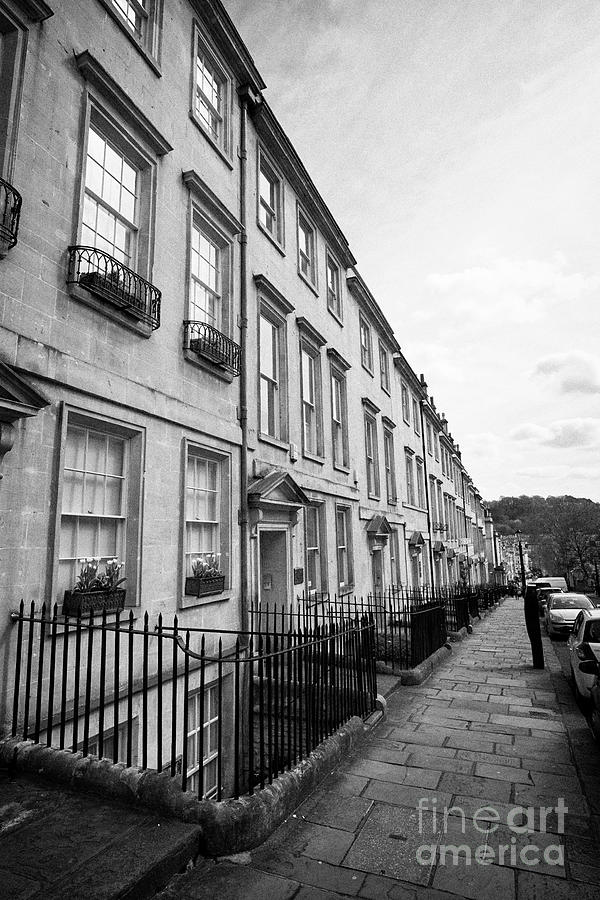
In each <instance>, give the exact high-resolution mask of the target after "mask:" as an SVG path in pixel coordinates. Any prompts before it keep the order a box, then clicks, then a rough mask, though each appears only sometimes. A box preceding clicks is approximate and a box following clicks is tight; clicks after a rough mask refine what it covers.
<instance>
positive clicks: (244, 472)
mask: <svg viewBox="0 0 600 900" xmlns="http://www.w3.org/2000/svg"><path fill="white" fill-rule="evenodd" d="M239 97H240V102H241V122H240V149H239V153H238V156H239V160H240V222H241V224H242V231H241V234H240V318H239V328H240V360H241V365H240V405H239V411H238V419H239V422H240V428H241V431H242V444H241V449H240V509H239V526H240V623H241V630H242V631H248V557H249V546H248V545H249V535H250V528H249V519H248V369H247V366H248V357H247V346H248V252H247V247H248V234H247V231H246V169H247V160H248V150H247V125H248V107H249V106H250V105H252V106H256V105H257V104H258V103H259V102H260V97H259V96H258V95H257V94H256V93H255V92H254V91H253V90H252V88H251V87H250V86H249V85H245V86H244V87H242V88H240V90H239Z"/></svg>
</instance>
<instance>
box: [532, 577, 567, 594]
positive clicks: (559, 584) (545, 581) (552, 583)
mask: <svg viewBox="0 0 600 900" xmlns="http://www.w3.org/2000/svg"><path fill="white" fill-rule="evenodd" d="M533 583H534V584H535V586H536V588H548V587H549V588H554V590H555V591H565V592H566V591H568V590H569V586H568V584H567V582H566V581H565V579H564V578H558V577H555V576H554V575H542V577H541V578H536V579H535V581H534V582H533Z"/></svg>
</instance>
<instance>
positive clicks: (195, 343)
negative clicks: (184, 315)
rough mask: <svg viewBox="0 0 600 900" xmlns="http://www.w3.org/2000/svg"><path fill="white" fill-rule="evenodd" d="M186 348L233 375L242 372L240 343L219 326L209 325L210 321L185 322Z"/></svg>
mask: <svg viewBox="0 0 600 900" xmlns="http://www.w3.org/2000/svg"><path fill="white" fill-rule="evenodd" d="M183 324H184V329H185V336H184V349H185V350H191V351H192V353H196V354H198V356H203V357H205V358H206V359H208V360H210V362H212V363H214V364H215V365H216V366H220V367H221V368H223V369H227V371H229V372H231V373H232V374H233V375H239V373H240V348H239V345H238V344H236V343H235V341H232V340H231V339H230V338H228V337H227V336H226V335H224V334H222V333H221V332H220V331H219V330H218V328H214V327H213V326H212V325H209V324H208V322H191V321H189V320H186V321H185V322H184V323H183Z"/></svg>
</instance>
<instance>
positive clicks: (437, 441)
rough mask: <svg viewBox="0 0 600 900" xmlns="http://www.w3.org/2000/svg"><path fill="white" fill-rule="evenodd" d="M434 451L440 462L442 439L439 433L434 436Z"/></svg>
mask: <svg viewBox="0 0 600 900" xmlns="http://www.w3.org/2000/svg"><path fill="white" fill-rule="evenodd" d="M433 451H434V453H435V458H436V460H437V462H439V461H440V438H439V435H438V434H437V433H435V432H434V435H433Z"/></svg>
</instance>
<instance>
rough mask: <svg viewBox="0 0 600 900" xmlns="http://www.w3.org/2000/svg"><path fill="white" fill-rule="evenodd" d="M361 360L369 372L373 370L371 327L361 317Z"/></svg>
mask: <svg viewBox="0 0 600 900" xmlns="http://www.w3.org/2000/svg"><path fill="white" fill-rule="evenodd" d="M360 361H361V363H362V364H363V366H364V367H365V369H368V370H369V372H372V371H373V344H372V341H371V329H370V327H369V325H368V323H367V322H366V321H365V319H363V318H362V316H361V318H360Z"/></svg>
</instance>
